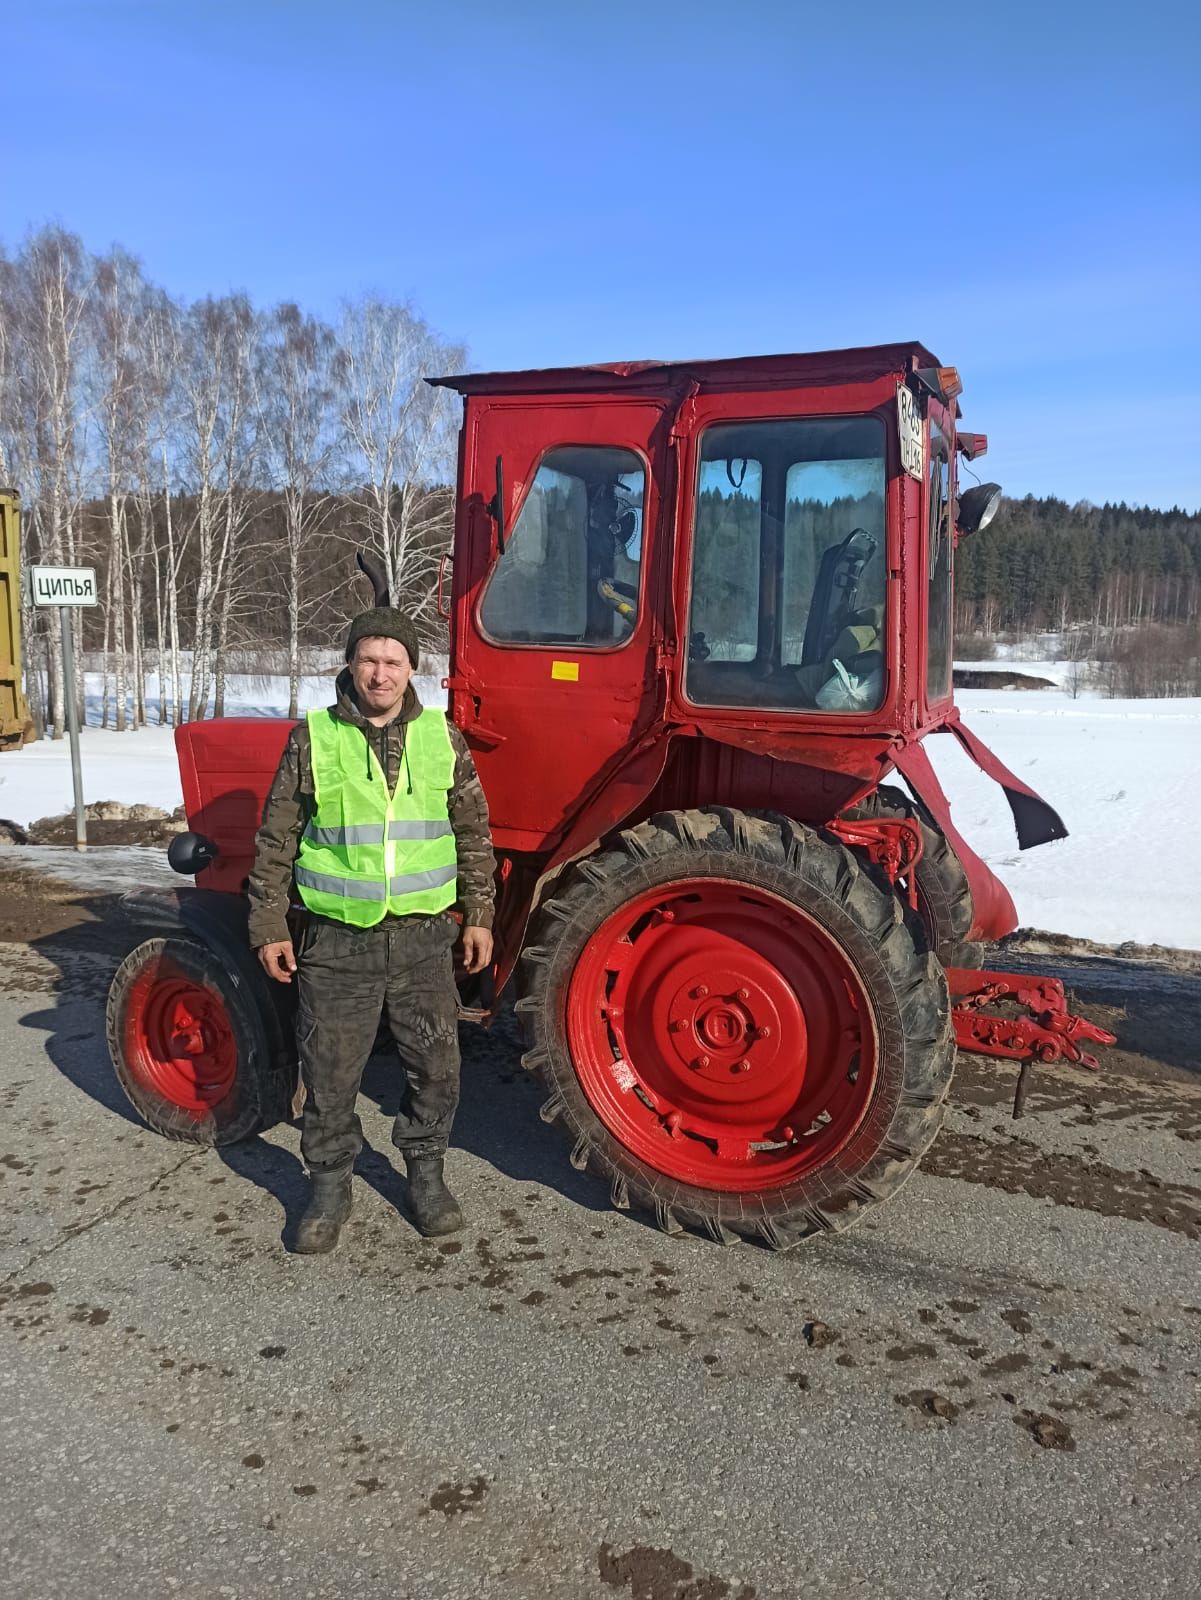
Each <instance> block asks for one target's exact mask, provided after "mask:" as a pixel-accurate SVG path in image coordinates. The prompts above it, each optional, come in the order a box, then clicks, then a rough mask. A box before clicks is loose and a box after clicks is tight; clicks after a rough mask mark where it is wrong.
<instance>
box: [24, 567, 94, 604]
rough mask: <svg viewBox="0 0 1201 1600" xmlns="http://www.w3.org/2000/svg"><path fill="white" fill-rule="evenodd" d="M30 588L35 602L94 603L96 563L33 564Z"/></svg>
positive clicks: (30, 573)
mask: <svg viewBox="0 0 1201 1600" xmlns="http://www.w3.org/2000/svg"><path fill="white" fill-rule="evenodd" d="M29 588H30V591H31V593H32V596H33V603H34V605H35V606H94V605H97V604H98V603H99V602H98V600H97V597H96V569H95V567H30V569H29Z"/></svg>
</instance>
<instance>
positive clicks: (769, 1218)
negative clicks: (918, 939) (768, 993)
mask: <svg viewBox="0 0 1201 1600" xmlns="http://www.w3.org/2000/svg"><path fill="white" fill-rule="evenodd" d="M673 860H674V861H675V862H677V863H678V867H677V869H676V872H675V873H674V874H673V872H672V871H671V870H670V868H669V867H668V863H669V862H670V861H673ZM706 863H708V864H709V866H710V870H712V871H713V872H715V873H718V874H722V873H731V871H733V875H735V876H747V877H749V881H752V882H756V883H758V884H760V885H761V886H763V887H766V888H772V889H774V890H775V892H779V893H781V894H783V895H784V896H785V897H787V896H788V894H789V889H790V887H795V888H796V890H797V891H798V892H803V893H804V894H806V895H810V896H816V898H817V900H818V901H819V902H825V903H826V904H827V905H828V906H829V907H830V908H831V912H830V914H831V916H832V918H833V919H834V920H835V921H836V922H838V923H839V926H841V925H842V924H845V925H846V930H847V938H848V939H857V940H858V941H859V943H860V944H861V946H862V953H863V961H864V962H865V963H870V964H872V973H871V976H870V983H871V986H872V992H873V993H875V994H877V995H878V997H879V999H880V1001H881V1003H882V1015H881V1017H880V1022H879V1025H880V1030H881V1039H880V1049H881V1054H882V1056H883V1055H885V1054H887V1052H889V1051H892V1052H894V1053H897V1054H898V1055H899V1058H900V1059H901V1060H902V1062H903V1065H902V1069H901V1074H900V1086H899V1091H898V1092H896V1093H895V1096H894V1100H893V1102H892V1103H890V1104H889V1105H888V1106H886V1107H885V1108H884V1110H883V1111H882V1115H884V1114H886V1115H887V1118H888V1120H887V1125H886V1127H885V1128H884V1129H883V1130H882V1133H881V1135H880V1138H879V1140H878V1142H877V1143H876V1144H875V1145H874V1146H873V1148H872V1150H871V1152H870V1153H869V1155H868V1156H867V1158H866V1159H865V1160H864V1161H863V1162H861V1163H860V1164H858V1165H856V1164H855V1163H854V1158H853V1156H849V1155H848V1151H849V1150H850V1149H851V1147H853V1145H854V1142H855V1141H854V1140H853V1139H852V1141H851V1146H848V1149H844V1150H843V1151H840V1152H838V1153H837V1154H836V1155H835V1156H833V1157H832V1158H831V1160H830V1161H829V1162H828V1163H826V1164H825V1165H823V1166H822V1167H820V1168H818V1169H815V1171H814V1172H813V1173H811V1174H804V1175H802V1176H801V1177H800V1178H799V1179H797V1180H795V1181H794V1182H793V1183H791V1184H788V1185H785V1186H783V1187H781V1188H779V1189H767V1190H762V1191H758V1192H755V1193H751V1194H745V1193H726V1192H724V1191H716V1190H708V1189H700V1188H695V1187H693V1186H691V1185H688V1184H686V1183H684V1182H682V1181H678V1180H676V1179H674V1178H670V1177H667V1176H665V1175H664V1174H662V1173H661V1172H658V1171H655V1170H653V1169H652V1168H650V1167H648V1166H646V1165H645V1164H644V1163H642V1162H641V1161H640V1160H639V1159H638V1158H637V1157H635V1156H634V1155H633V1154H632V1153H631V1152H630V1151H628V1150H627V1149H626V1148H625V1147H624V1146H623V1145H622V1144H620V1142H619V1141H618V1140H617V1139H616V1137H615V1136H614V1135H612V1134H611V1133H610V1132H609V1130H608V1129H607V1128H606V1127H605V1126H604V1124H603V1123H602V1122H601V1121H600V1119H599V1118H598V1117H597V1115H596V1113H595V1112H594V1111H593V1109H592V1107H591V1105H590V1104H589V1103H588V1101H587V1099H586V1097H585V1095H584V1093H583V1090H582V1088H581V1086H580V1083H579V1080H578V1078H577V1076H576V1073H575V1070H574V1067H573V1066H572V1063H571V1059H570V1054H569V1051H568V1047H567V1042H566V1037H565V1033H564V1030H563V1026H562V1014H563V1011H564V1006H565V993H566V987H567V985H568V983H569V981H570V975H571V972H572V970H573V968H574V962H575V960H576V958H577V957H578V954H579V951H580V949H581V948H582V946H583V944H584V943H586V940H587V937H588V936H589V935H590V933H591V932H592V931H593V930H594V929H595V927H596V926H598V925H599V921H600V920H601V919H602V918H603V916H605V915H608V914H609V912H610V910H611V909H613V907H611V906H610V904H609V901H613V902H615V903H617V904H619V903H620V900H621V898H623V897H624V895H623V891H624V892H625V893H631V892H634V891H635V890H640V889H641V888H642V887H644V886H645V885H646V884H647V883H649V882H655V881H664V882H666V881H668V880H669V878H670V877H672V876H674V875H683V874H686V873H688V874H695V875H697V876H700V875H703V874H704V871H705V867H706ZM736 863H737V865H735V864H736ZM792 880H800V881H799V884H797V885H795V886H794V885H793V884H792V882H791V881H792ZM554 897H555V902H556V904H555V908H554V910H553V911H551V912H550V913H549V914H544V910H545V908H540V909H539V911H538V912H537V913H536V914H535V917H534V918H533V919H532V923H531V934H530V937H531V941H532V944H531V947H530V948H527V950H526V951H524V952H523V958H522V960H521V962H520V963H519V966H518V990H519V997H518V999H517V1002H516V1006H515V1009H516V1011H517V1013H518V1015H519V1016H520V1019H521V1023H522V1026H523V1029H524V1032H525V1041H526V1053H525V1055H524V1056H523V1058H522V1059H523V1064H525V1065H527V1066H528V1067H530V1069H531V1070H532V1071H533V1072H535V1073H536V1074H537V1076H538V1077H539V1078H540V1080H541V1081H542V1083H543V1085H544V1086H545V1088H546V1090H547V1091H548V1094H549V1098H548V1099H547V1101H546V1102H545V1104H544V1105H543V1107H542V1111H541V1115H542V1118H543V1120H544V1121H546V1122H557V1123H558V1124H559V1125H560V1127H561V1129H562V1131H563V1133H564V1135H565V1136H566V1139H567V1141H568V1149H569V1152H570V1159H571V1163H572V1165H573V1166H576V1167H579V1168H581V1169H585V1170H587V1171H589V1172H590V1173H592V1174H594V1175H595V1176H597V1177H598V1178H600V1179H602V1180H603V1181H604V1183H605V1185H606V1187H607V1188H608V1191H609V1196H610V1200H611V1202H612V1204H613V1205H614V1206H615V1207H617V1208H619V1209H625V1208H626V1207H629V1206H634V1207H637V1208H640V1209H642V1210H644V1211H648V1212H650V1213H651V1214H652V1215H653V1217H654V1219H655V1221H656V1223H657V1225H658V1226H659V1227H660V1228H662V1229H663V1230H664V1231H665V1232H669V1233H675V1232H678V1231H679V1230H680V1229H681V1228H687V1229H689V1230H690V1231H694V1232H698V1233H700V1234H702V1235H704V1236H707V1237H709V1238H718V1237H722V1238H725V1237H726V1236H734V1237H736V1238H743V1239H749V1240H758V1241H759V1242H761V1243H764V1244H767V1245H769V1246H770V1247H771V1248H772V1249H776V1250H781V1249H791V1248H792V1247H793V1246H794V1245H796V1244H798V1243H799V1242H800V1241H801V1240H803V1239H804V1238H806V1237H808V1236H809V1235H811V1234H814V1233H818V1232H832V1231H836V1230H838V1229H840V1228H843V1227H845V1226H847V1225H848V1224H849V1223H851V1222H852V1221H854V1220H857V1218H858V1217H859V1216H860V1215H862V1214H863V1213H864V1212H866V1211H867V1210H869V1209H871V1208H872V1207H874V1206H876V1205H879V1204H881V1203H882V1202H883V1201H885V1200H887V1199H888V1198H890V1197H891V1196H892V1195H893V1194H895V1193H896V1192H897V1190H898V1189H900V1187H901V1185H902V1184H903V1183H904V1182H905V1181H906V1179H908V1178H909V1177H910V1176H912V1173H913V1172H914V1170H915V1169H916V1167H917V1164H918V1162H919V1160H920V1159H921V1156H922V1155H923V1153H924V1152H925V1150H926V1149H927V1148H928V1146H929V1145H930V1143H931V1141H932V1140H933V1139H934V1137H935V1136H936V1134H937V1132H938V1129H939V1127H940V1125H941V1122H942V1118H943V1114H944V1111H945V1105H946V1099H947V1093H948V1090H949V1088H950V1082H951V1074H952V1071H953V1068H954V1057H955V1050H954V1035H953V1031H952V1025H951V1014H950V1003H949V999H948V996H947V987H946V980H945V977H944V974H943V971H942V967H941V965H940V964H939V962H938V961H937V960H935V959H934V958H933V957H932V956H931V955H930V954H929V953H928V952H927V951H925V950H924V949H923V950H919V949H917V948H916V947H915V944H914V940H913V936H912V932H911V929H910V927H909V926H908V924H907V922H906V920H905V919H904V918H903V916H902V915H901V914H900V910H899V906H898V901H897V897H896V896H895V895H894V894H891V893H885V892H883V891H882V890H881V888H880V886H879V885H878V884H877V883H876V882H875V881H874V879H873V876H872V874H871V873H870V872H869V871H868V870H866V869H864V867H863V866H862V864H861V863H860V861H859V860H858V859H857V858H856V856H855V854H854V853H853V852H852V851H850V850H848V849H847V848H846V847H845V846H843V845H842V844H841V843H839V842H837V841H835V840H832V839H831V838H829V837H828V836H823V835H820V834H819V833H817V832H816V831H815V830H813V829H811V828H807V827H805V826H804V824H802V823H798V822H796V821H795V820H794V819H792V818H788V817H783V816H779V815H776V814H774V813H771V812H749V811H742V810H736V809H734V808H731V807H724V806H712V807H697V808H691V809H687V810H681V811H667V812H660V813H657V814H655V815H653V816H652V817H650V818H649V819H648V820H646V821H644V822H640V823H638V824H636V825H634V826H633V827H629V828H623V829H621V830H620V831H619V832H618V833H617V834H616V835H614V836H613V837H612V838H610V839H609V840H607V841H605V842H603V843H602V844H601V845H600V846H599V847H598V849H597V850H596V851H595V852H594V853H593V854H591V855H589V856H587V857H585V858H583V860H581V861H577V862H575V863H573V864H572V865H571V866H570V867H569V868H568V870H567V871H566V872H565V873H564V874H563V875H562V876H561V877H560V878H559V879H558V881H557V882H556V885H555V890H554ZM568 912H569V913H570V914H565V913H568ZM871 952H874V956H875V960H874V962H873V961H872V956H871ZM861 970H862V966H861ZM877 1098H878V1099H880V1098H881V1096H879V1095H878V1096H877ZM874 1104H875V1102H873V1105H874ZM869 1115H870V1113H869Z"/></svg>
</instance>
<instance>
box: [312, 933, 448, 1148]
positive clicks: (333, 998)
mask: <svg viewBox="0 0 1201 1600" xmlns="http://www.w3.org/2000/svg"><path fill="white" fill-rule="evenodd" d="M457 936H458V925H457V924H456V923H455V922H454V921H453V920H452V919H451V918H450V917H449V916H446V915H440V916H433V917H402V918H396V919H393V920H389V921H387V922H383V923H380V924H379V925H378V926H377V927H374V928H351V927H348V926H347V925H346V924H345V923H341V922H333V921H330V920H329V919H328V918H325V917H315V916H310V918H309V921H308V925H307V926H306V928H305V930H304V932H303V934H302V935H301V940H300V947H299V950H298V952H297V958H296V959H297V967H298V972H297V985H298V993H297V1014H296V1043H297V1048H298V1050H299V1053H300V1071H301V1077H302V1079H303V1081H304V1086H305V1089H306V1091H307V1098H306V1100H305V1107H304V1125H303V1129H302V1132H301V1136H300V1153H301V1155H302V1156H303V1157H304V1160H305V1164H306V1165H307V1166H308V1168H309V1170H310V1171H312V1170H314V1169H329V1168H336V1167H342V1166H347V1165H349V1164H351V1163H353V1161H354V1160H355V1157H356V1156H357V1155H358V1153H359V1151H360V1150H361V1149H362V1147H363V1125H362V1123H361V1122H360V1121H359V1118H358V1116H357V1115H356V1113H355V1100H356V1099H357V1097H358V1093H359V1086H360V1084H361V1083H362V1080H363V1069H364V1067H365V1066H366V1065H367V1060H368V1057H369V1056H370V1055H371V1052H372V1049H373V1047H374V1045H375V1039H376V1034H377V1032H378V1029H379V1024H380V1019H381V1017H382V1016H383V1015H384V1014H386V1015H387V1018H388V1026H389V1028H390V1029H391V1033H392V1037H393V1039H394V1040H395V1041H396V1048H397V1050H398V1052H399V1054H400V1061H401V1066H402V1068H403V1071H404V1076H405V1084H404V1088H403V1091H402V1094H401V1102H400V1110H399V1112H398V1113H397V1117H396V1121H395V1123H394V1124H393V1128H392V1142H393V1144H395V1145H396V1147H397V1149H399V1150H401V1151H403V1152H404V1153H405V1154H406V1155H435V1154H441V1153H442V1152H443V1151H444V1150H445V1149H446V1144H447V1140H448V1139H449V1137H450V1125H451V1123H452V1121H453V1120H454V1114H455V1110H456V1108H457V1106H458V1103H459V1028H458V991H457V990H456V988H455V981H454V966H453V958H452V954H451V952H452V949H453V947H454V942H455V939H456V937H457Z"/></svg>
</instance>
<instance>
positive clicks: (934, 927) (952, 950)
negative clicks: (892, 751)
mask: <svg viewBox="0 0 1201 1600" xmlns="http://www.w3.org/2000/svg"><path fill="white" fill-rule="evenodd" d="M847 814H848V816H850V817H863V818H872V817H885V818H887V817H904V818H906V819H907V820H909V821H911V822H916V823H917V825H918V827H919V828H920V829H921V832H922V859H921V860H920V861H919V862H918V864H917V872H916V874H915V877H916V879H917V918H916V919H915V921H916V922H917V923H918V924H919V925H920V928H919V927H915V929H914V938H915V943H917V944H918V947H919V948H920V949H921V948H924V949H929V950H933V951H934V954H935V955H936V956H937V957H938V959H939V960H940V961H941V962H942V964H943V966H944V967H980V966H983V964H984V946H983V944H981V943H980V941H979V940H977V939H969V938H968V933H969V932H970V931H971V926H972V921H973V919H974V916H975V910H974V908H973V905H972V890H971V885H970V884H969V883H968V881H967V873H966V872H965V871H964V870H963V863H962V862H961V861H960V859H959V857H958V856H957V855H956V854H955V852H954V850H953V849H952V848H951V846H950V844H949V843H948V842H947V837H946V835H945V834H944V833H943V831H942V829H941V828H938V827H936V826H935V825H934V823H932V822H931V821H930V819H929V818H928V817H927V816H926V815H925V814H924V813H923V812H922V810H921V809H920V807H918V806H917V805H915V804H914V802H913V801H912V800H911V799H910V798H909V796H908V795H907V794H906V793H905V792H904V790H902V789H897V788H895V787H894V786H893V785H892V784H887V783H886V784H881V786H880V787H879V788H878V789H877V790H876V791H875V793H874V794H870V795H868V796H867V798H866V799H865V800H861V801H860V802H859V804H858V805H857V806H855V807H853V809H852V810H851V811H850V812H848V813H847Z"/></svg>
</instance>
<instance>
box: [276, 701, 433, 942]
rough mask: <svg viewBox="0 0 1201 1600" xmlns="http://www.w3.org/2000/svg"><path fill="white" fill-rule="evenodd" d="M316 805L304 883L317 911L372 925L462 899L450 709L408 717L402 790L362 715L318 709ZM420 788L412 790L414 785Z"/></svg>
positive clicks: (303, 856)
mask: <svg viewBox="0 0 1201 1600" xmlns="http://www.w3.org/2000/svg"><path fill="white" fill-rule="evenodd" d="M307 720H308V725H309V733H310V737H311V740H312V764H313V789H314V799H315V803H316V807H315V813H314V815H313V818H312V820H311V821H310V822H309V824H308V826H307V827H306V828H305V830H304V833H303V834H302V835H301V840H300V849H299V851H298V852H297V857H296V874H295V876H296V887H297V890H298V891H299V894H300V898H301V899H302V900H303V901H304V903H305V905H306V906H307V907H308V908H309V910H310V911H315V912H317V913H319V914H320V915H321V916H324V917H333V918H335V919H336V920H337V921H339V922H346V923H349V924H350V925H351V926H353V927H359V928H369V927H372V926H374V924H375V923H377V922H379V921H381V920H382V919H383V918H384V917H385V916H386V915H388V914H389V913H391V914H392V915H394V916H412V915H426V916H428V915H431V914H432V913H434V912H437V911H445V910H446V908H447V907H448V906H451V905H453V904H454V901H455V898H456V894H457V885H458V867H457V865H456V857H455V839H454V830H453V829H452V827H451V824H450V815H449V809H448V804H447V796H448V793H449V791H450V788H451V785H452V783H453V782H454V768H455V755H454V747H453V745H452V744H451V742H450V734H449V733H448V731H447V727H446V717H445V715H444V714H443V713H442V712H441V711H431V710H423V711H422V712H421V714H420V716H418V717H416V718H414V720H413V721H412V722H409V723H406V724H405V743H406V754H407V757H408V759H407V761H405V762H402V763H401V768H400V774H399V776H398V779H397V784H396V792H395V793H394V794H392V795H389V794H388V784H387V778H386V775H385V773H384V771H383V769H382V768H381V767H380V764H379V760H378V758H377V756H376V754H375V750H374V748H373V747H372V745H371V744H370V743H369V742H368V741H367V740H366V739H365V738H364V737H363V732H362V730H361V729H360V728H358V727H356V726H355V725H354V724H353V723H349V722H343V721H342V720H341V719H340V718H338V717H335V716H333V715H332V714H331V713H330V712H329V711H310V712H309V714H308V719H307ZM410 782H411V784H412V792H411V793H410V792H409V784H410Z"/></svg>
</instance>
